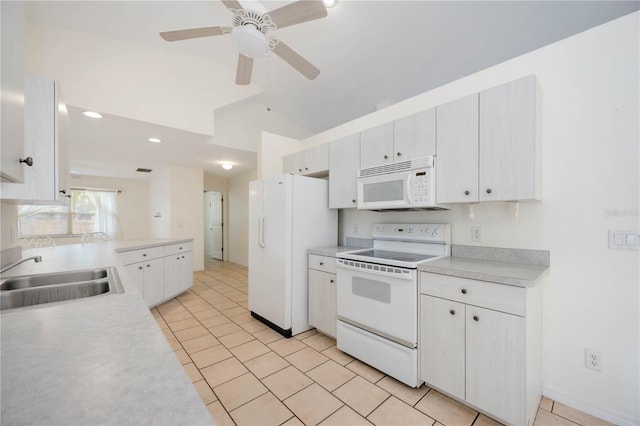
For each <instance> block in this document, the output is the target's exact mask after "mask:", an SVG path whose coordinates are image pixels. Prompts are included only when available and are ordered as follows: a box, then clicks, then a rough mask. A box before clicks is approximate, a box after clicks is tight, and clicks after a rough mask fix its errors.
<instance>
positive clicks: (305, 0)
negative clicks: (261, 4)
mask: <svg viewBox="0 0 640 426" xmlns="http://www.w3.org/2000/svg"><path fill="white" fill-rule="evenodd" d="M267 15H269V16H270V17H271V21H272V22H273V23H274V24H276V26H277V27H278V28H284V27H288V26H290V25H295V24H300V23H302V22H307V21H313V20H314V19H319V18H324V17H325V16H327V8H326V7H325V5H324V2H323V1H322V0H298V1H297V2H295V3H291V4H288V5H286V6H282V7H279V8H278V9H275V10H272V11H271V12H268V13H267Z"/></svg>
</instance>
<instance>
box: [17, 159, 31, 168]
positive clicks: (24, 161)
mask: <svg viewBox="0 0 640 426" xmlns="http://www.w3.org/2000/svg"><path fill="white" fill-rule="evenodd" d="M20 162H21V163H24V164H26V165H27V166H29V167H31V166H33V158H31V157H27V158H21V159H20Z"/></svg>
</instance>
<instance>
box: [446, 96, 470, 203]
mask: <svg viewBox="0 0 640 426" xmlns="http://www.w3.org/2000/svg"><path fill="white" fill-rule="evenodd" d="M437 109H438V120H437V121H438V126H437V128H438V131H437V133H438V136H437V148H438V150H437V152H438V156H437V158H436V184H437V195H436V199H437V201H438V203H464V202H477V201H478V95H477V94H474V95H471V96H467V97H465V98H462V99H458V100H455V101H453V102H449V103H447V104H444V105H439V106H438V108H437Z"/></svg>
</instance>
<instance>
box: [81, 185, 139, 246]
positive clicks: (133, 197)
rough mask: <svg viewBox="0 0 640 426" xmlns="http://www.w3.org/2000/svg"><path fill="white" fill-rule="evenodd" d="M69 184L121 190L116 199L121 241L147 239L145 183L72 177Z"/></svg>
mask: <svg viewBox="0 0 640 426" xmlns="http://www.w3.org/2000/svg"><path fill="white" fill-rule="evenodd" d="M70 182H71V187H72V188H98V189H119V190H121V191H122V192H121V193H119V194H118V198H117V205H118V220H119V222H120V231H121V238H122V239H123V240H133V239H144V238H149V236H150V235H151V230H150V219H151V215H150V214H149V183H148V182H147V181H145V180H137V179H119V178H107V177H97V176H77V175H74V176H72V177H71V181H70Z"/></svg>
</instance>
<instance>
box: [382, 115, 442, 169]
mask: <svg viewBox="0 0 640 426" xmlns="http://www.w3.org/2000/svg"><path fill="white" fill-rule="evenodd" d="M393 148H394V154H395V161H405V160H411V159H413V158H421V157H426V156H429V155H435V154H436V109H435V108H431V109H428V110H425V111H421V112H419V113H417V114H413V115H410V116H408V117H404V118H401V119H399V120H396V121H394V122H393Z"/></svg>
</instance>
